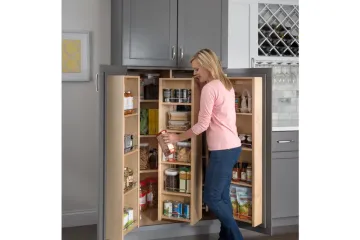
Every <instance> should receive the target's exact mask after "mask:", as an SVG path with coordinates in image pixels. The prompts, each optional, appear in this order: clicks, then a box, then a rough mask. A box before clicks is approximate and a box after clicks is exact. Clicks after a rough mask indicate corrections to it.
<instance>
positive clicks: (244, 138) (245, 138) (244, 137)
mask: <svg viewBox="0 0 360 240" xmlns="http://www.w3.org/2000/svg"><path fill="white" fill-rule="evenodd" d="M239 138H240V141H241V145H242V146H244V147H248V148H252V137H251V134H245V133H240V134H239Z"/></svg>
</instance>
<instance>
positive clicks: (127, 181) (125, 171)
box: [124, 167, 129, 190]
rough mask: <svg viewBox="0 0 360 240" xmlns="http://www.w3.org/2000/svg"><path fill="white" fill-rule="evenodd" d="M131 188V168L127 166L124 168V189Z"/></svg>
mask: <svg viewBox="0 0 360 240" xmlns="http://www.w3.org/2000/svg"><path fill="white" fill-rule="evenodd" d="M128 188H129V169H128V168H127V167H125V168H124V190H127V189H128Z"/></svg>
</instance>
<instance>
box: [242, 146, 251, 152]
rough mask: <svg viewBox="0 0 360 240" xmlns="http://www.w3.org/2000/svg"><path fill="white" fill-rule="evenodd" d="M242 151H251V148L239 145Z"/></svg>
mask: <svg viewBox="0 0 360 240" xmlns="http://www.w3.org/2000/svg"><path fill="white" fill-rule="evenodd" d="M241 149H242V151H252V148H248V147H244V146H242V147H241Z"/></svg>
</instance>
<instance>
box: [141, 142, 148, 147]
mask: <svg viewBox="0 0 360 240" xmlns="http://www.w3.org/2000/svg"><path fill="white" fill-rule="evenodd" d="M148 146H149V143H140V147H148Z"/></svg>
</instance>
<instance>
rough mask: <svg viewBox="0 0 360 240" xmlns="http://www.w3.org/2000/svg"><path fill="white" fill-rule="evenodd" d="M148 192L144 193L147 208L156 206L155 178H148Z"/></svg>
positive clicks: (156, 189)
mask: <svg viewBox="0 0 360 240" xmlns="http://www.w3.org/2000/svg"><path fill="white" fill-rule="evenodd" d="M146 181H147V183H148V193H147V195H146V202H147V205H148V207H149V208H156V206H157V201H158V185H157V181H158V180H157V179H156V178H148V179H147V180H146Z"/></svg>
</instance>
